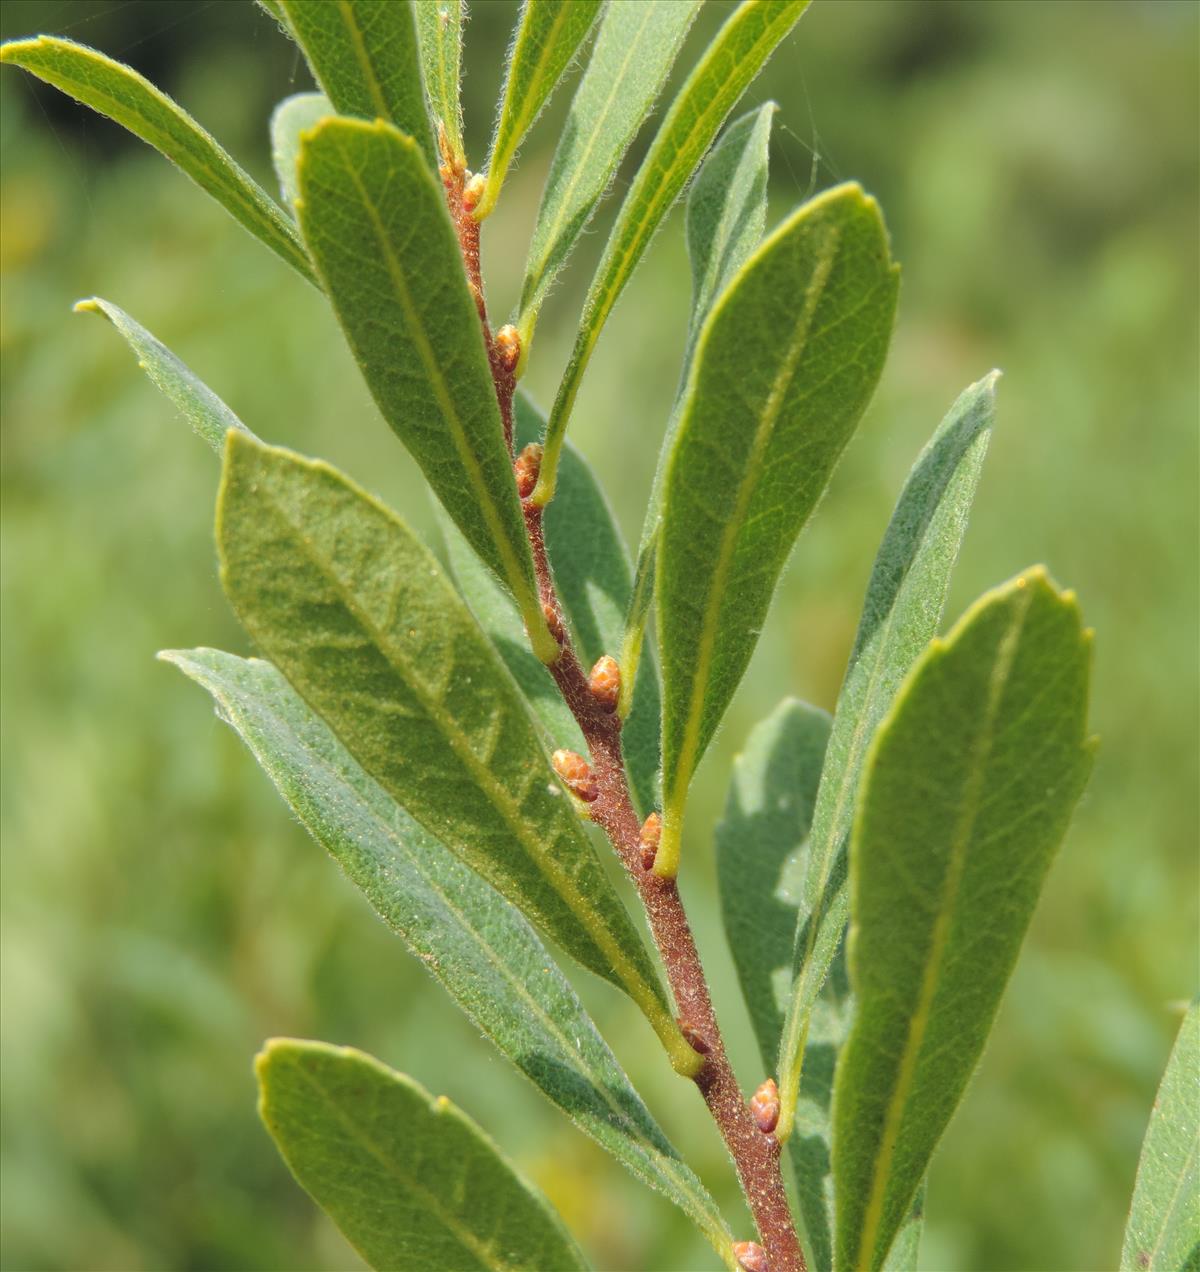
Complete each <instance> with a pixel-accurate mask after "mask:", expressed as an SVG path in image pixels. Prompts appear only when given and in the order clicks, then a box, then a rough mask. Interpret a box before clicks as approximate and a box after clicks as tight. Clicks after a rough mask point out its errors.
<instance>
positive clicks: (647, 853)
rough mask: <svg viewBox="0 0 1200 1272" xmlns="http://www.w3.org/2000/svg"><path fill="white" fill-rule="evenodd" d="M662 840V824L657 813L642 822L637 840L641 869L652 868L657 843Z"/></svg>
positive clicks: (656, 853) (656, 852)
mask: <svg viewBox="0 0 1200 1272" xmlns="http://www.w3.org/2000/svg"><path fill="white" fill-rule="evenodd" d="M661 838H662V822H661V821H660V820H659V816H658V814H657V813H651V814H650V816H649V817H647V818H646V820H645V821H644V822H642V833H641V835H640V836H639V840H640V842H641V845H642V869H643V870H650V869H652V868H653V866H654V858H655V857H656V856H657V855H658V841H659V840H660V839H661Z"/></svg>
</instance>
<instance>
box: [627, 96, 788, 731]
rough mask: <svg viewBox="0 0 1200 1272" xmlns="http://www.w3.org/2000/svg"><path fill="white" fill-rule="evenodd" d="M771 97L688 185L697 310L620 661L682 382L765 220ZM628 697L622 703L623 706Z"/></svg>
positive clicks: (645, 583)
mask: <svg viewBox="0 0 1200 1272" xmlns="http://www.w3.org/2000/svg"><path fill="white" fill-rule="evenodd" d="M775 110H776V107H775V105H774V103H772V102H767V103H766V104H765V105H763V106H760V107H758V108H757V109H756V110H753V111H751V112H750V113H749V114H746V115H743V116H742V117H741V118H740V119H738V120H735V121H734V122H733V123H732V124H730V125H729V127H728V128H726V129H725V132H724V133H723V134H722V136H721V140H720V141H719V142H718V143H717V144H716V146H714V147H713V150H712V152H711V153H710V154H709V156H708V158H707V159H705V161H704V163H703V164H702V165H701V167H700V171H699V172H698V173H697V174H696V180H695V181H694V182H693V183H692V188H691V190H690V191H689V192H688V201H687V245H688V259H689V261H690V262H691V267H692V312H691V315H690V317H689V319H688V341H687V346H686V349H685V352H684V357H683V369H682V373H681V376H680V382H679V389H678V391H677V393H676V396H675V403H674V406H673V407H672V410H671V417H670V419H669V420H668V421H667V428H666V432H665V434H664V436H663V440H662V445H661V447H660V449H659V454H658V463H657V465H656V467H655V470H654V483H653V485H652V486H651V489H650V501H649V503H648V504H647V506H646V513H645V517H644V519H643V523H642V537H641V540H640V542H639V544H638V556H637V568H636V570H635V571H634V584H633V590H632V593H631V595H630V600H629V607H628V611H627V613H626V617H625V631H624V633H623V635H622V638H621V666H622V667H634V668H636V667H637V666H638V663H639V661H640V659H641V653H642V642H643V641H644V639H645V635H646V624H647V622H648V621H649V618H650V606H651V604H652V602H653V600H654V558H655V554H656V552H657V550H658V532H659V521H660V518H661V512H662V486H663V479H664V476H665V474H666V467H667V458H668V456H669V455H670V453H671V447H672V446H673V444H674V441H675V434H676V432H677V431H678V428H679V418H680V414H681V410H682V405H683V390H684V388H685V387H686V384H687V378H688V372H689V371H690V369H691V363H692V354H693V352H694V350H695V344H696V337H697V336H698V335H699V334H700V328H701V326H702V325H703V323H704V319H705V318H706V317H707V316H708V313H709V310H710V309H711V308H712V306H713V303H714V302H715V301H716V299H717V297H718V296H719V295H720V294H721V292H723V291H724V290H725V288H726V286H727V285H728V284H729V282H730V281H731V280H732V278H733V277H734V275H735V274H736V273H737V272H738V270H739V269H741V267H742V266H743V265H744V264H745V263H746V261H747V260H748V259H749V257H750V254H751V253H752V252H753V251H754V249H755V248H756V247H757V246H758V243H759V240H760V239H761V238H762V233H763V227H764V226H765V224H766V220H767V163H768V145H769V143H770V139H771V117H772V116H773V115H774V113H775ZM628 707H629V703H628V702H623V703H622V704H621V709H622V714H625V712H626V711H627V710H628Z"/></svg>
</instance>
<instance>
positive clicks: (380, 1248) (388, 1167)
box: [254, 1038, 587, 1272]
mask: <svg viewBox="0 0 1200 1272" xmlns="http://www.w3.org/2000/svg"><path fill="white" fill-rule="evenodd" d="M254 1069H255V1073H256V1074H257V1076H258V1090H259V1105H258V1111H259V1114H260V1116H261V1117H262V1120H263V1122H264V1123H265V1124H266V1127H267V1130H268V1131H270V1132H271V1138H272V1139H273V1140H274V1141H275V1143H276V1145H277V1147H278V1148H279V1151H280V1152H281V1153H282V1154H283V1157H284V1160H285V1161H286V1162H287V1164H288V1166H289V1168H290V1169H291V1172H292V1174H293V1175H295V1176H296V1179H297V1180H298V1181H299V1183H300V1184H301V1186H302V1187H303V1188H304V1190H305V1191H306V1192H307V1193H308V1194H309V1195H310V1196H311V1197H312V1199H313V1200H314V1201H315V1202H316V1203H317V1204H318V1205H319V1206H320V1207H321V1208H322V1209H323V1210H324V1211H325V1212H326V1214H328V1215H329V1217H330V1218H331V1219H332V1220H333V1221H334V1223H336V1224H337V1226H338V1227H339V1228H340V1229H341V1230H342V1233H343V1234H344V1235H345V1237H346V1239H347V1240H348V1241H349V1242H350V1244H351V1245H352V1246H354V1248H355V1249H356V1250H357V1251H358V1252H359V1253H360V1254H361V1255H362V1256H363V1258H364V1259H366V1260H367V1262H368V1263H369V1264H370V1265H371V1266H372V1267H375V1268H381V1269H383V1268H454V1269H462V1272H468V1270H470V1272H477V1270H478V1272H504V1270H505V1269H511V1270H512V1272H518V1270H527V1269H529V1268H556V1269H557V1268H562V1269H569V1268H586V1267H587V1263H586V1262H585V1260H584V1257H583V1255H582V1254H581V1253H580V1250H579V1247H578V1246H576V1244H575V1242H574V1240H573V1239H572V1238H571V1236H570V1234H569V1233H568V1232H567V1230H566V1228H565V1227H564V1226H563V1224H562V1221H561V1220H560V1219H559V1217H558V1216H557V1215H556V1214H555V1213H554V1211H553V1210H552V1209H551V1207H550V1204H549V1203H548V1202H547V1201H546V1199H545V1197H543V1196H542V1194H541V1193H540V1192H539V1191H538V1190H537V1189H535V1188H534V1187H533V1185H532V1184H530V1183H529V1182H528V1181H527V1180H526V1179H523V1178H522V1177H521V1176H520V1175H518V1174H517V1172H516V1170H515V1169H514V1168H513V1166H512V1164H511V1163H510V1162H508V1161H506V1160H505V1159H504V1158H503V1157H502V1156H501V1155H500V1152H499V1150H498V1149H497V1148H496V1146H495V1144H493V1143H492V1141H491V1140H490V1139H488V1137H487V1136H486V1135H485V1134H484V1133H483V1132H482V1131H481V1130H480V1129H479V1127H478V1126H476V1125H475V1123H474V1122H472V1121H471V1120H470V1119H469V1118H468V1117H467V1116H466V1115H465V1114H464V1113H463V1112H462V1111H461V1110H459V1109H457V1108H456V1107H455V1106H454V1105H453V1104H451V1103H450V1101H449V1100H448V1099H447V1098H446V1097H445V1096H444V1095H443V1096H438V1098H437V1099H434V1098H433V1097H432V1096H431V1095H430V1094H429V1093H428V1092H427V1091H426V1090H424V1089H423V1088H422V1087H420V1086H418V1085H417V1083H415V1082H414V1081H413V1080H412V1079H411V1078H409V1077H406V1076H405V1075H404V1074H402V1073H396V1072H395V1071H393V1070H392V1069H389V1068H387V1067H386V1066H385V1065H382V1064H380V1063H379V1061H378V1060H375V1059H373V1058H372V1057H371V1056H368V1055H366V1054H365V1053H363V1052H361V1051H355V1050H354V1049H353V1048H352V1047H331V1046H330V1045H329V1044H328V1043H324V1042H300V1041H297V1040H296V1039H292V1038H273V1039H271V1041H269V1042H268V1043H267V1044H266V1046H265V1047H264V1048H263V1050H262V1051H261V1052H260V1053H259V1055H258V1058H257V1059H256V1060H255V1063H254Z"/></svg>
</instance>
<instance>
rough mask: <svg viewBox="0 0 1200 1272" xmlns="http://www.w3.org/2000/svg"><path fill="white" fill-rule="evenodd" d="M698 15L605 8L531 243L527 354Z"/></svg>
mask: <svg viewBox="0 0 1200 1272" xmlns="http://www.w3.org/2000/svg"><path fill="white" fill-rule="evenodd" d="M698 10H699V0H686V2H684V3H673V2H664V0H642V2H641V3H640V4H636V5H634V4H610V5H608V7H607V8H606V9H605V11H604V16H603V17H602V18H601V20H600V28H599V33H598V34H597V36H596V44H595V47H594V48H593V50H592V56H591V58H590V60H589V62H588V67H587V70H586V71H585V72H584V75H583V79H582V80H581V81H580V84H579V88H578V89H577V90H576V92H575V98H574V100H573V101H572V103H571V110H570V114H569V116H568V121H567V124H566V127H565V128H564V130H563V135H562V137H561V138H560V140H559V143H558V146H557V148H556V149H555V152H554V158H553V160H552V161H551V164H550V173H549V176H548V177H547V180H546V188H545V190H544V191H543V193H542V201H541V204H540V206H539V207H538V215H537V222H536V223H535V225H534V231H533V237H532V238H531V239H530V243H529V257H528V260H527V261H526V264H525V280H524V282H523V283H522V285H521V300H520V304H519V306H518V314H517V319H516V322H517V326H518V328H519V329H520V332H521V344H522V348H523V350H525V351H528V348H529V346H530V344H531V343H532V341H533V329H534V326H535V324H536V322H537V315H538V311H539V310H540V309H541V306H542V302H543V301H544V300H545V298H546V294H547V293H548V292H549V290H550V287H551V285H552V283H553V282H554V279H555V277H556V276H557V274H558V272H559V270H560V269H561V268H562V267H563V265H564V264H565V263H566V259H567V257H568V256H569V255H570V253H571V249H572V248H573V247H574V246H575V244H576V242H578V240H579V237H580V235H581V234H582V233H583V231H584V228H585V227H586V226H587V223H588V221H589V220H590V219H591V215H592V213H593V211H594V210H595V208H596V205H597V204H598V203H599V202H600V199H601V198H602V196H603V194H604V192H605V190H606V189H608V186H609V183H610V182H611V180H612V177H613V174H614V173H615V172H616V170H617V166H618V164H619V163H620V161H621V156H622V155H623V154H624V153H625V151H626V150H627V149H628V148H629V144H630V142H632V141H633V138H634V136H635V134H636V133H637V131H638V129H639V127H640V126H641V124H642V122H643V121H644V120H645V118H646V115H647V114H648V113H649V112H650V108H651V106H652V105H653V103H654V99H655V98H656V97H657V96H658V94H659V91H660V90H661V88H662V86H663V82H664V81H665V80H666V78H667V74H668V72H669V71H670V69H671V66H672V64H673V63H674V61H675V56H676V54H677V53H678V52H679V46H680V45H681V44H682V43H683V37H684V36H685V35H686V34H687V31H688V28H689V27H690V26H691V24H692V21H693V20H694V19H695V16H696V13H697V11H698Z"/></svg>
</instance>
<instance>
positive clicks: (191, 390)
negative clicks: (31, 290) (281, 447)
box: [75, 296, 254, 454]
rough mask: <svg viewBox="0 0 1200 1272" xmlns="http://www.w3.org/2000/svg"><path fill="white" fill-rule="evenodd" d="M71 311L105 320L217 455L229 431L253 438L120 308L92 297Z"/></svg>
mask: <svg viewBox="0 0 1200 1272" xmlns="http://www.w3.org/2000/svg"><path fill="white" fill-rule="evenodd" d="M75 312H76V313H80V314H99V315H100V316H101V317H102V318H107V319H108V321H109V322H111V323H112V325H113V326H114V327H116V329H117V330H118V331H119V332H120V333H121V335H122V336H124V337H125V339H126V341H127V342H128V344H129V347H130V348H131V349H132V350H133V352H134V353H135V354H137V358H138V365H139V366H140V367H141V368H142V370H143V371H145V373H146V374H147V376H149V377H150V381H151V383H153V384H154V386H155V388H157V389H158V390H159V391H160V392H162V393H164V394H165V395H166V396H167V397H168V398H170V400H171V401H172V402H173V403H174V404H175V405H176V406H177V407H178V408H179V410H180V412H181V414H182V415H183V417H184V418H185V419H186V420H187V422H188V423H189V424H190V425H191V426H192V428H193V429H195V431H196V432H197V433H198V434H199V435H200V436H201V437H202V438H203V439H204V440H205V441H206V442H207V443H208V444H209V445H210V446H211V447H212V448H213V450H215V451H216V452H217V453H218V454H220V452H221V450H222V448H223V447H224V445H225V434H226V433H227V432H228V431H229V430H230V429H233V430H234V431H235V432H238V433H244V434H245V435H246V436H247V437H253V436H254V434H253V433H251V432H250V430H249V429H248V428H247V427H246V426H245V424H243V423H242V421H241V420H239V419H238V417H237V416H236V415H234V413H233V412H232V411H231V410H230V409H229V407H227V406H226V405H225V403H224V402H222V401H221V399H220V398H219V397H217V395H216V394H215V393H214V392H213V391H212V389H210V388H209V387H208V386H207V385H206V384H203V383H202V382H201V381H200V380H198V379H197V378H196V377H195V375H193V374H192V372H191V371H190V370H189V369H188V368H187V367H186V366H184V364H183V363H182V362H181V361H180V360H179V359H178V358H177V357H176V356H175V355H174V354H173V353H172V352H171V351H170V349H168V348H167V347H166V345H164V344H161V343H160V342H159V341H157V340H156V339H155V338H154V337H153V336H152V335H151V334H150V333H149V332H148V331H147V330H146V328H145V327H142V326H140V325H139V324H138V323H136V322H134V320H133V319H132V318H130V316H129V315H128V314H127V313H126V312H125V311H124V310H123V309H118V308H117V306H116V305H114V304H112V303H110V302H109V301H107V300H101V299H100V297H99V296H93V297H92V298H91V299H90V300H80V301H77V302H76V305H75Z"/></svg>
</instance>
